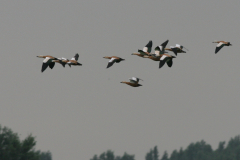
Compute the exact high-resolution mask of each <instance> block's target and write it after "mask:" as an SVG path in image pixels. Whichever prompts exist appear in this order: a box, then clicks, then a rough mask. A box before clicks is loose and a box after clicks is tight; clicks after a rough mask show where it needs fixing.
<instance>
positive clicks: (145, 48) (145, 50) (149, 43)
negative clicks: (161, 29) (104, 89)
mask: <svg viewBox="0 0 240 160" xmlns="http://www.w3.org/2000/svg"><path fill="white" fill-rule="evenodd" d="M151 50H152V41H149V42H148V44H147V45H146V46H145V47H144V48H143V51H144V52H148V53H150V52H151Z"/></svg>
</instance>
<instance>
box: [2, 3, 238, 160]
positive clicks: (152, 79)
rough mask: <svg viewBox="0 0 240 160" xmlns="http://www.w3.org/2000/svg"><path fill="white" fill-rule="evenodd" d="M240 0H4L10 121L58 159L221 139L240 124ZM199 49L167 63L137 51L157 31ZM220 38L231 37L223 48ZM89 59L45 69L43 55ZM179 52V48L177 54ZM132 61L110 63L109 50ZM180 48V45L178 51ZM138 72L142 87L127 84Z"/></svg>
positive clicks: (157, 36) (139, 153)
mask: <svg viewBox="0 0 240 160" xmlns="http://www.w3.org/2000/svg"><path fill="white" fill-rule="evenodd" d="M239 7H240V1H239V0H230V1H221V0H211V1H203V0H202V1H192V0H181V1H179V0H161V1H140V0H138V1H106V0H101V1H84V2H82V1H78V0H70V1H64V2H63V1H59V0H50V1H29V0H21V1H9V0H2V1H1V2H0V15H1V16H0V18H1V24H0V26H1V30H0V32H1V36H0V47H1V63H0V73H1V83H0V89H1V92H0V97H1V101H0V106H1V112H0V123H1V125H4V126H8V127H10V128H12V129H13V130H14V131H15V132H18V133H20V134H21V138H25V137H26V136H27V135H28V134H30V133H32V134H33V135H34V136H36V137H37V149H40V150H43V151H46V150H50V151H51V152H52V154H53V159H56V160H60V159H68V160H76V159H81V160H88V159H90V158H92V156H93V155H94V154H100V153H102V152H104V151H106V150H108V149H111V150H113V151H114V152H115V154H116V155H122V154H123V153H124V152H128V153H129V154H135V157H136V159H137V160H141V159H142V160H143V159H144V157H145V154H146V153H147V152H148V151H149V149H150V148H152V147H154V146H155V145H157V146H158V148H159V151H160V156H162V153H163V151H164V150H167V151H168V152H169V153H171V152H172V151H173V149H179V148H180V147H186V146H187V145H188V144H189V143H190V142H196V141H199V140H202V139H204V140H205V141H207V142H208V143H210V144H211V145H212V146H213V147H215V148H216V147H217V145H218V142H219V141H223V140H229V138H230V137H233V136H235V135H238V134H239V133H240V128H239V126H238V124H239V123H238V122H239V121H240V116H239V113H240V106H239V102H240V98H239V93H240V85H239V80H240V76H239V68H240V63H239V60H240V56H239V54H240V53H239V48H240V45H239V43H240V41H239V40H240V32H239V28H240V21H239V15H240V10H239ZM167 39H169V43H168V47H169V46H170V45H175V44H176V43H179V44H182V45H183V46H185V47H186V48H188V49H189V52H188V53H187V54H179V55H178V56H177V58H176V59H174V60H173V67H172V68H168V67H167V66H164V67H163V68H162V69H158V62H154V61H151V60H149V59H143V58H140V57H137V56H133V55H131V53H133V52H136V51H137V49H142V48H143V47H144V45H146V44H147V42H148V41H149V40H152V41H153V49H154V48H155V46H157V45H160V44H161V43H163V42H164V41H165V40H167ZM213 40H226V41H230V42H231V43H232V44H233V46H232V47H224V48H223V49H222V50H220V51H219V52H218V54H214V51H215V46H216V44H213V43H211V42H212V41H213ZM75 53H79V55H80V57H79V62H80V63H82V64H83V66H76V67H74V66H73V67H72V68H69V67H68V66H66V68H63V67H62V66H60V65H58V64H56V65H55V67H54V69H53V70H50V69H47V70H46V71H45V72H44V73H41V65H42V60H43V59H40V58H37V57H36V56H37V55H52V56H55V57H66V58H71V57H73V56H74V54H75ZM171 54H172V53H171ZM113 55H115V56H119V57H122V58H124V59H126V61H123V62H121V63H119V64H114V65H113V66H112V67H111V68H109V69H106V66H107V63H108V60H106V59H103V58H102V57H104V56H113ZM172 55H173V54H172ZM132 76H136V77H140V78H142V79H143V80H144V81H143V82H141V84H142V85H143V86H142V87H139V88H132V87H130V86H127V85H124V84H121V83H120V82H121V81H125V80H128V78H130V77H132Z"/></svg>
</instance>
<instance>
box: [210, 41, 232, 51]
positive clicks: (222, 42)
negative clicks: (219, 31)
mask: <svg viewBox="0 0 240 160" xmlns="http://www.w3.org/2000/svg"><path fill="white" fill-rule="evenodd" d="M213 43H218V44H217V47H216V49H215V54H216V53H218V51H220V49H222V48H223V47H224V46H232V44H231V43H230V42H226V41H214V42H213Z"/></svg>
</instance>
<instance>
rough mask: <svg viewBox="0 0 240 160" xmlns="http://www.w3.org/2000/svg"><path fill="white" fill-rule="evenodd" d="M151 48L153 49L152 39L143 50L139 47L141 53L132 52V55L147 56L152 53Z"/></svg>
mask: <svg viewBox="0 0 240 160" xmlns="http://www.w3.org/2000/svg"><path fill="white" fill-rule="evenodd" d="M151 50H152V41H151V40H150V41H149V42H148V44H147V45H146V46H145V47H143V50H140V49H139V50H138V52H139V53H132V55H137V56H139V57H143V58H145V57H144V56H145V55H149V54H150V53H151Z"/></svg>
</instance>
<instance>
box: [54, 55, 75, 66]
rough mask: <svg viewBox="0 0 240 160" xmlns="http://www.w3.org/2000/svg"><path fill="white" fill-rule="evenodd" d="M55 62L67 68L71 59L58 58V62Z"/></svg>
mask: <svg viewBox="0 0 240 160" xmlns="http://www.w3.org/2000/svg"><path fill="white" fill-rule="evenodd" d="M53 62H57V63H60V64H61V65H62V66H63V67H65V65H66V64H67V62H69V59H67V58H64V57H62V58H58V60H53ZM68 65H69V67H71V65H70V64H68Z"/></svg>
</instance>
